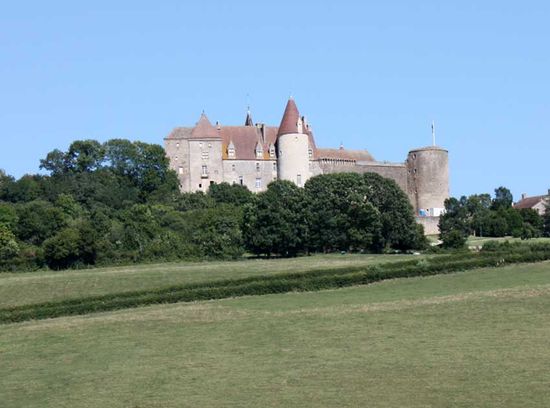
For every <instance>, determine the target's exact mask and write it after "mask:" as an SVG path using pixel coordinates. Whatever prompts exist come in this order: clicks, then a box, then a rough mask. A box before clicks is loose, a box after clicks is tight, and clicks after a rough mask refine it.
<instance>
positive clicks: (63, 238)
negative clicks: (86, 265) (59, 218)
mask: <svg viewBox="0 0 550 408" xmlns="http://www.w3.org/2000/svg"><path fill="white" fill-rule="evenodd" d="M43 247H44V258H45V260H46V264H47V265H48V266H49V267H50V268H51V269H66V268H69V267H71V266H74V265H75V264H77V263H78V262H79V261H80V233H79V231H78V230H77V229H76V228H72V227H71V228H65V229H62V230H61V231H59V232H58V233H57V234H56V235H55V236H53V237H50V238H48V239H47V240H45V241H44V245H43Z"/></svg>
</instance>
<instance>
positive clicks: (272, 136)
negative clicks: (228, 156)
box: [218, 126, 277, 160]
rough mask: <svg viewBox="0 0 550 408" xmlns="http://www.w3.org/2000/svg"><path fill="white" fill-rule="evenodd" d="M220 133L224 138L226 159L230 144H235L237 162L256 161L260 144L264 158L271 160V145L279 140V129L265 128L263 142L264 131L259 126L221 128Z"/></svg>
mask: <svg viewBox="0 0 550 408" xmlns="http://www.w3.org/2000/svg"><path fill="white" fill-rule="evenodd" d="M218 132H219V135H220V137H221V138H222V151H223V152H224V157H225V152H226V150H227V147H228V146H229V143H233V146H235V159H237V160H256V159H257V157H256V144H258V143H260V144H261V145H262V149H263V152H264V156H263V157H264V158H269V144H270V143H273V145H275V140H276V138H277V128H273V127H269V126H265V136H264V137H263V139H264V140H262V130H261V128H260V127H257V126H221V127H220V129H219V130H218ZM266 153H267V157H266Z"/></svg>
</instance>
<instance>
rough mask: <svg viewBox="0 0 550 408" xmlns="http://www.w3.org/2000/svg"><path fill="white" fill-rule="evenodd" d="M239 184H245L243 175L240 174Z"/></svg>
mask: <svg viewBox="0 0 550 408" xmlns="http://www.w3.org/2000/svg"><path fill="white" fill-rule="evenodd" d="M239 184H240V185H241V186H242V185H243V176H239Z"/></svg>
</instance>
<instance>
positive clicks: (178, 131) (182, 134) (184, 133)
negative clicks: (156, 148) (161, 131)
mask: <svg viewBox="0 0 550 408" xmlns="http://www.w3.org/2000/svg"><path fill="white" fill-rule="evenodd" d="M192 131H193V128H192V127H177V128H175V129H174V130H172V132H170V134H169V135H168V136H166V138H165V139H189V138H190V137H191V132H192Z"/></svg>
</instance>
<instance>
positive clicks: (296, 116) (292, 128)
mask: <svg viewBox="0 0 550 408" xmlns="http://www.w3.org/2000/svg"><path fill="white" fill-rule="evenodd" d="M299 121H300V112H298V107H297V106H296V103H295V102H294V98H293V97H292V96H291V97H290V98H289V99H288V102H287V104H286V108H285V113H284V114H283V119H282V120H281V124H280V126H279V132H278V136H281V135H286V134H288V133H298V122H299Z"/></svg>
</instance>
